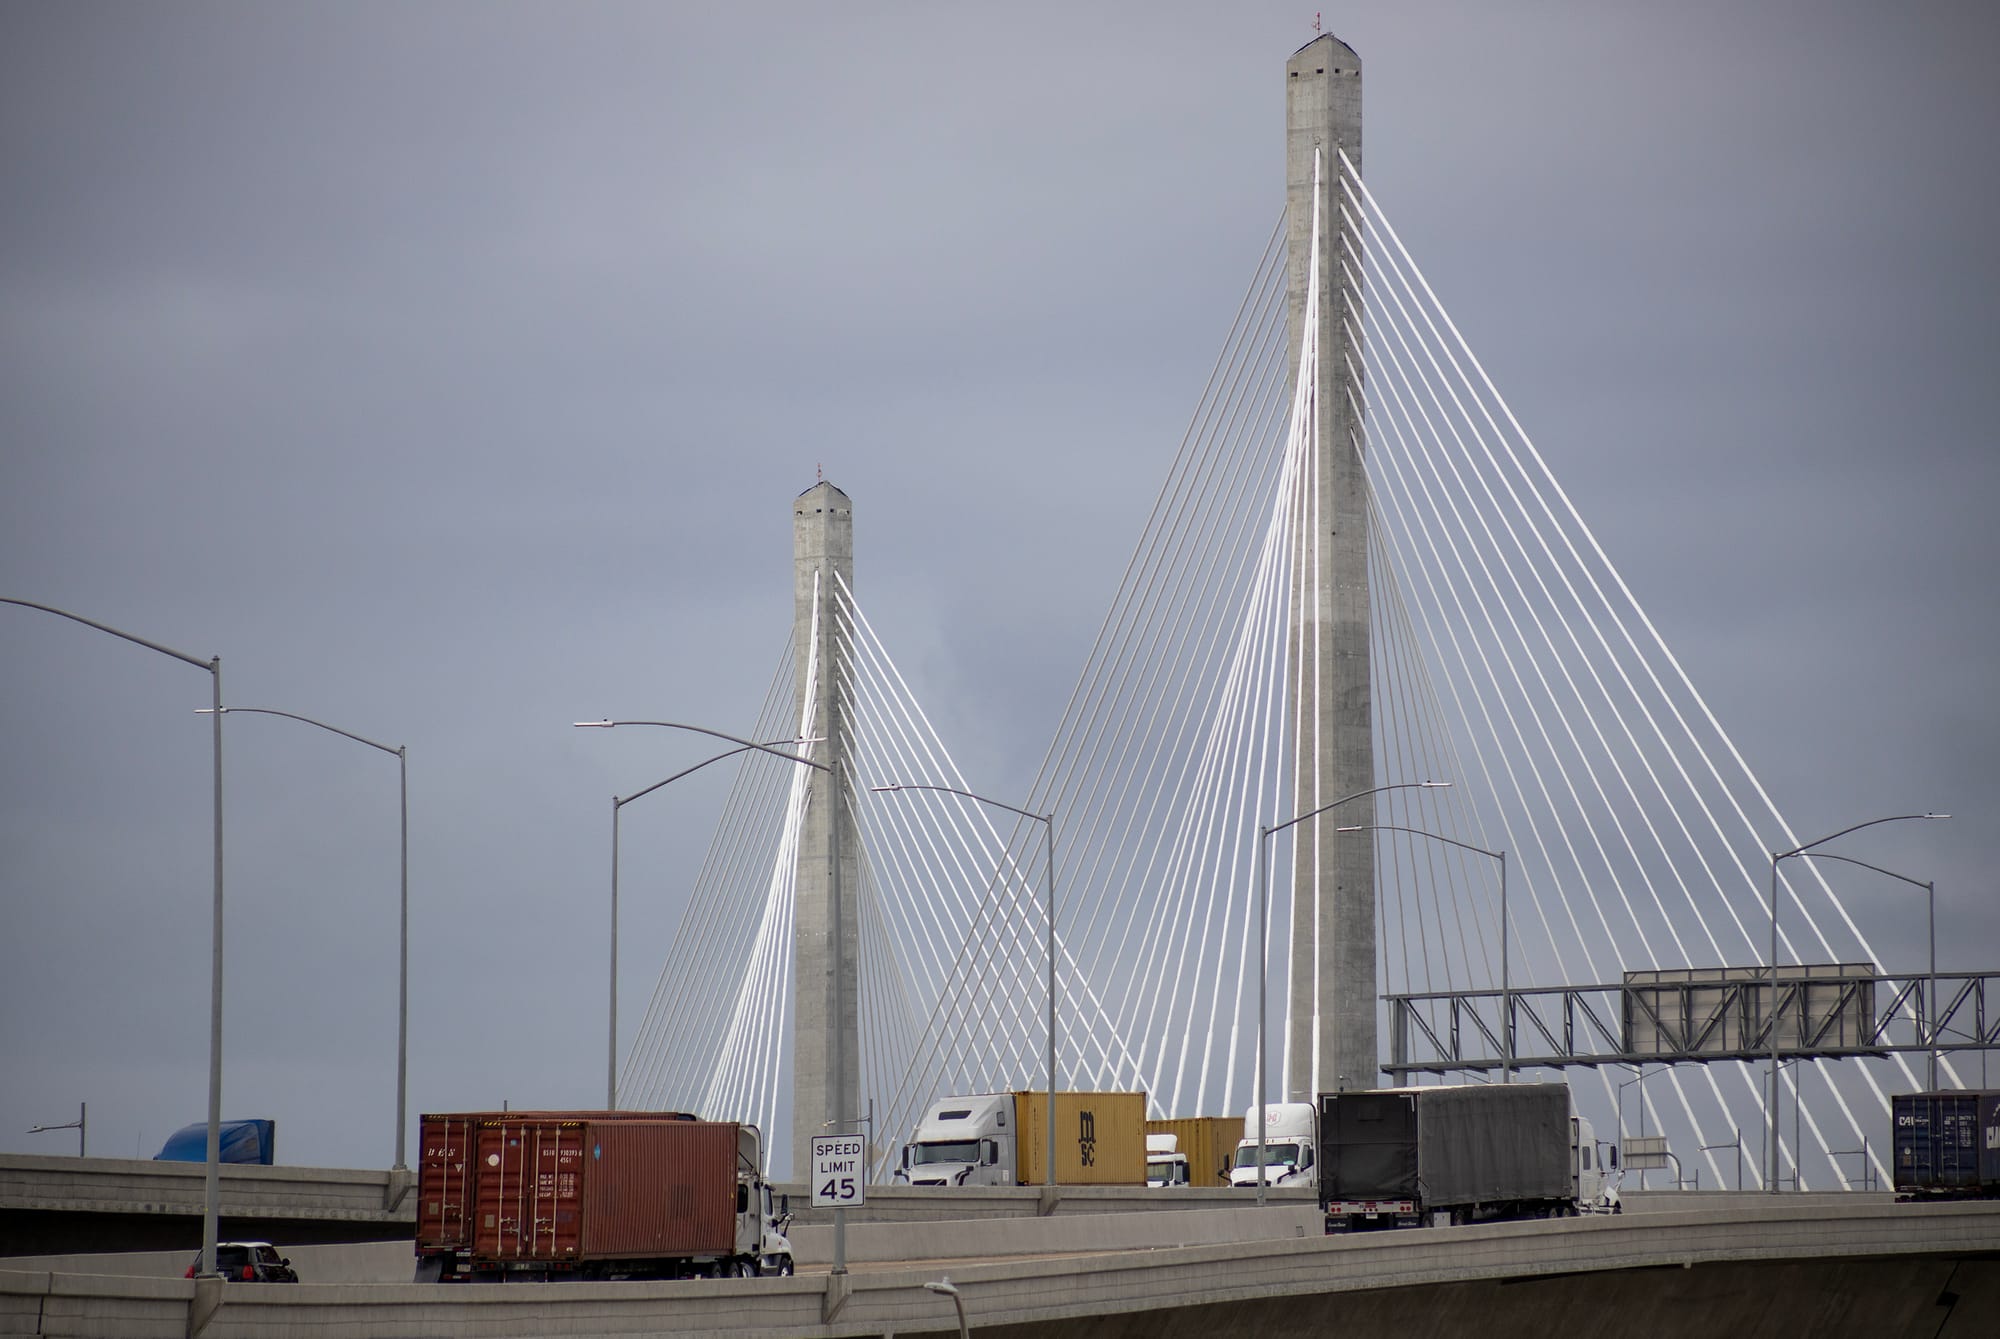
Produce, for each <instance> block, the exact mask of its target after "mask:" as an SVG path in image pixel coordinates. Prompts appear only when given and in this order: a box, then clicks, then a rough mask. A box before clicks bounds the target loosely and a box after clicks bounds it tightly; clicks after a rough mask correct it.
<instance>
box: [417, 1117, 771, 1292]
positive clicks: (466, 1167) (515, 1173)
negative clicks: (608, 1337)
mask: <svg viewBox="0 0 2000 1339" xmlns="http://www.w3.org/2000/svg"><path fill="white" fill-rule="evenodd" d="M421 1149H422V1151H421V1156H420V1160H419V1163H418V1169H417V1178H418V1180H417V1189H418V1200H417V1225H416V1257H417V1268H416V1279H417V1282H419V1283H426V1282H445V1283H467V1282H472V1283H498V1282H510V1281H514V1282H530V1281H534V1282H544V1281H554V1280H561V1279H654V1278H694V1277H710V1278H721V1277H731V1276H734V1277H746V1278H747V1277H754V1276H758V1275H782V1274H790V1273H792V1272H793V1260H792V1245H791V1242H790V1241H789V1240H788V1239H787V1238H786V1237H785V1228H786V1226H787V1225H788V1223H789V1222H790V1218H791V1214H790V1204H789V1202H788V1199H787V1198H785V1197H781V1198H780V1199H779V1200H778V1202H777V1203H776V1205H774V1204H773V1202H772V1194H771V1188H770V1186H769V1184H767V1183H766V1182H765V1180H764V1171H763V1166H764V1163H763V1137H762V1135H761V1134H760V1133H759V1131H758V1129H757V1127H756V1126H754V1125H747V1124H740V1123H738V1122H735V1121H704V1120H697V1119H696V1118H695V1117H693V1116H691V1115H688V1114H687V1113H684V1112H645V1111H477V1112H458V1113H452V1114H439V1115H426V1116H424V1117H423V1118H422V1144H421Z"/></svg>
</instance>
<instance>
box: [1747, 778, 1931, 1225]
mask: <svg viewBox="0 0 2000 1339" xmlns="http://www.w3.org/2000/svg"><path fill="white" fill-rule="evenodd" d="M1950 817H1951V815H1950V814H1933V813H1922V814H1891V815H1889V816H1888V817H1887V818H1871V819H1869V820H1868V821H1867V822H1865V823H1856V824H1854V825H1853V826H1852V827H1845V828H1842V829H1841V830H1840V831H1838V832H1833V833H1828V834H1827V835H1826V836H1824V837H1821V838H1819V839H1818V840H1816V841H1809V842H1806V843H1804V844H1803V845H1800V846H1794V847H1793V848H1792V849H1791V850H1789V851H1773V852H1772V853H1771V1004H1770V1011H1769V1017H1768V1018H1767V1019H1766V1022H1765V1025H1766V1026H1767V1027H1769V1028H1770V1030H1771V1110H1770V1117H1771V1142H1770V1148H1769V1153H1768V1159H1767V1161H1766V1163H1765V1177H1764V1182H1765V1185H1764V1191H1765V1193H1766V1194H1770V1195H1775V1194H1777V1193H1778V1159H1779V1154H1780V1149H1779V1145H1778V862H1779V861H1781V860H1789V859H1790V858H1791V857H1793V856H1795V855H1804V854H1805V853H1806V852H1808V851H1810V850H1812V849H1813V848H1814V847H1816V846H1824V845H1826V844H1827V843H1828V842H1830V841H1833V840H1834V839H1836V838H1839V837H1845V836H1846V835H1847V834H1848V833H1850V832H1859V831H1861V829H1863V828H1872V827H1875V826H1877V825H1878V824H1882V823H1904V822H1910V821H1912V820H1915V819H1920V818H1950ZM1931 984H1932V986H1933V988H1935V986H1936V984H1937V983H1936V981H1935V980H1933V981H1932V983H1931ZM1799 1007H1800V1021H1801V1023H1803V1021H1804V1008H1805V1002H1804V1000H1803V998H1802V999H1801V1000H1800V1003H1799ZM1794 1142H1796V1140H1795V1141H1794ZM1797 1156H1798V1150H1797V1149H1794V1150H1793V1159H1794V1161H1796V1160H1797Z"/></svg>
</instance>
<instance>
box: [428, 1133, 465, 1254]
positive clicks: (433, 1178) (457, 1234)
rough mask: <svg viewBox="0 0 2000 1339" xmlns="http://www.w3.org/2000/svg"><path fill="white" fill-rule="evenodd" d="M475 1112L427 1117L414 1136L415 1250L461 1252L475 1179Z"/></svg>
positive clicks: (463, 1246) (463, 1247)
mask: <svg viewBox="0 0 2000 1339" xmlns="http://www.w3.org/2000/svg"><path fill="white" fill-rule="evenodd" d="M478 1121H479V1115H478V1113H468V1114H463V1115H425V1116H423V1117H420V1118H419V1125H418V1136H417V1148H418V1154H417V1249H418V1250H419V1251H434V1250H463V1249H465V1248H466V1247H468V1246H470V1245H471V1244H472V1242H471V1238H470V1235H469V1228H468V1226H467V1225H468V1223H469V1222H470V1221H471V1220H470V1217H469V1215H470V1213H471V1208H472V1203H473V1195H474V1191H475V1185H476V1178H475V1176H474V1174H473V1169H474V1167H475V1165H476V1164H475V1161H474V1158H473V1148H472V1140H473V1138H474V1134H473V1131H474V1129H475V1127H476V1126H477V1124H478Z"/></svg>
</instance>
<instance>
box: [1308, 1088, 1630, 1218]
mask: <svg viewBox="0 0 2000 1339" xmlns="http://www.w3.org/2000/svg"><path fill="white" fill-rule="evenodd" d="M1319 1132H1320V1156H1319V1202H1320V1208H1321V1209H1322V1210H1324V1211H1325V1214H1326V1230H1327V1231H1328V1232H1329V1233H1339V1232H1350V1231H1355V1230H1360V1229H1367V1228H1392V1227H1420V1226H1429V1225H1434V1224H1437V1223H1441V1222H1447V1221H1448V1222H1450V1223H1453V1224H1466V1223H1477V1222H1487V1221H1492V1220H1496V1219H1518V1218H1556V1217H1572V1216H1574V1215H1576V1214H1579V1213H1618V1212H1620V1211H1621V1206H1620V1205H1619V1202H1618V1191H1617V1185H1616V1177H1615V1176H1614V1175H1612V1173H1613V1172H1614V1171H1615V1169H1616V1167H1617V1159H1618V1155H1617V1150H1616V1149H1610V1150H1609V1153H1608V1156H1605V1151H1604V1150H1601V1149H1600V1148H1599V1147H1598V1145H1597V1143H1596V1140H1595V1138H1594V1137H1593V1135H1592V1131H1591V1127H1590V1122H1589V1121H1587V1120H1584V1119H1583V1118H1582V1117H1580V1116H1578V1115H1577V1114H1576V1111H1575V1108H1574V1107H1573V1106H1572V1104H1571V1101H1570V1092H1569V1086H1568V1085H1567V1084H1562V1083H1510V1084H1459V1085H1441V1086H1435V1087H1416V1088H1378V1089H1364V1090H1355V1091H1349V1092H1340V1093H1321V1094H1320V1098H1319ZM1607 1164H1608V1165H1607Z"/></svg>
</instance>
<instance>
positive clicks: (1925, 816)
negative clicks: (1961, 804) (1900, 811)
mask: <svg viewBox="0 0 2000 1339" xmlns="http://www.w3.org/2000/svg"><path fill="white" fill-rule="evenodd" d="M1921 817H1924V818H1950V817H1951V815H1950V814H1923V815H1921Z"/></svg>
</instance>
